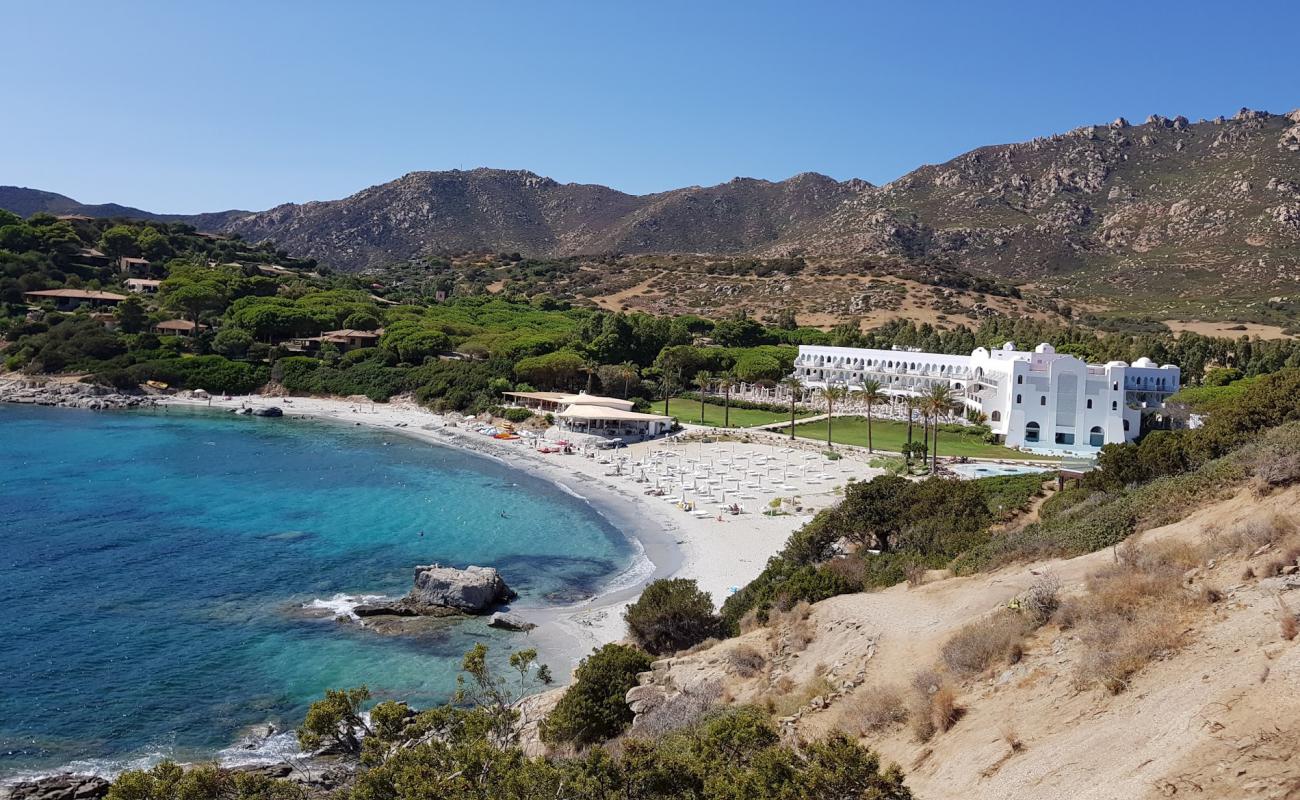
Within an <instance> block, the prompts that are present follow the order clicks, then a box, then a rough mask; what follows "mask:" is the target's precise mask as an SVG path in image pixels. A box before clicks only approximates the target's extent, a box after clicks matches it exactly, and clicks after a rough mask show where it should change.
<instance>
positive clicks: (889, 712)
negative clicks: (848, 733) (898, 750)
mask: <svg viewBox="0 0 1300 800" xmlns="http://www.w3.org/2000/svg"><path fill="white" fill-rule="evenodd" d="M842 719H843V721H844V725H845V726H846V727H848V728H849V729H850V730H852V729H855V728H856V729H857V730H858V731H859V732H860V733H862V734H863V735H866V734H869V733H879V732H880V731H884V730H888V729H890V728H893V727H894V726H895V725H899V724H902V723H903V722H904V721H906V720H907V705H906V704H905V703H904V702H903V692H902V690H901V689H899V688H898V687H897V686H893V685H888V686H872V687H871V688H869V689H864V690H863V691H861V692H858V693H857V694H856V695H854V696H853V699H852V700H851V701H850V702H849V704H848V707H847V709H846V710H845V713H844V715H843V717H842Z"/></svg>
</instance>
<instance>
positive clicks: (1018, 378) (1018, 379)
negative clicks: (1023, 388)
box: [1016, 375, 1025, 384]
mask: <svg viewBox="0 0 1300 800" xmlns="http://www.w3.org/2000/svg"><path fill="white" fill-rule="evenodd" d="M1024 382H1025V376H1024V375H1017V376H1016V383H1017V384H1022V383H1024Z"/></svg>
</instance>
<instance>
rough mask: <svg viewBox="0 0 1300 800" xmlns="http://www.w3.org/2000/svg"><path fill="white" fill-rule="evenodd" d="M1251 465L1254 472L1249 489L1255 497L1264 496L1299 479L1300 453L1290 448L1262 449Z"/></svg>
mask: <svg viewBox="0 0 1300 800" xmlns="http://www.w3.org/2000/svg"><path fill="white" fill-rule="evenodd" d="M1251 467H1252V472H1254V473H1255V476H1254V479H1253V480H1252V482H1251V489H1252V491H1254V493H1255V496H1256V497H1264V496H1266V495H1268V494H1270V493H1271V492H1272V491H1273V490H1274V489H1277V488H1279V487H1282V486H1290V485H1291V484H1293V483H1295V482H1297V481H1300V453H1297V452H1295V450H1293V449H1291V448H1285V449H1282V448H1277V447H1272V448H1266V449H1262V450H1261V451H1260V452H1259V453H1258V454H1256V456H1255V459H1254V463H1253V464H1252V465H1251Z"/></svg>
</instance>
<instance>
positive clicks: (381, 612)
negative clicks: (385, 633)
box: [352, 600, 420, 617]
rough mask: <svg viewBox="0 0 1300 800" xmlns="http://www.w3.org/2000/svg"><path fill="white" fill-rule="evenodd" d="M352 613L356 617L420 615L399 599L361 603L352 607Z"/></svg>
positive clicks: (416, 610)
mask: <svg viewBox="0 0 1300 800" xmlns="http://www.w3.org/2000/svg"><path fill="white" fill-rule="evenodd" d="M352 613H353V614H356V615H357V616H358V617H416V616H419V615H420V612H419V610H418V609H415V608H412V607H411V606H409V605H406V604H405V603H404V602H403V601H401V600H398V601H396V602H393V603H362V604H361V605H359V606H356V607H355V608H353V609H352Z"/></svg>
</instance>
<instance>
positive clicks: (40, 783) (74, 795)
mask: <svg viewBox="0 0 1300 800" xmlns="http://www.w3.org/2000/svg"><path fill="white" fill-rule="evenodd" d="M108 787H109V782H108V781H107V780H105V779H104V778H101V777H99V776H97V775H51V776H50V777H48V778H37V779H36V780H31V781H23V782H21V783H15V784H13V785H11V786H8V787H5V788H0V798H5V800H99V798H101V797H104V796H105V795H107V794H108Z"/></svg>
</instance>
